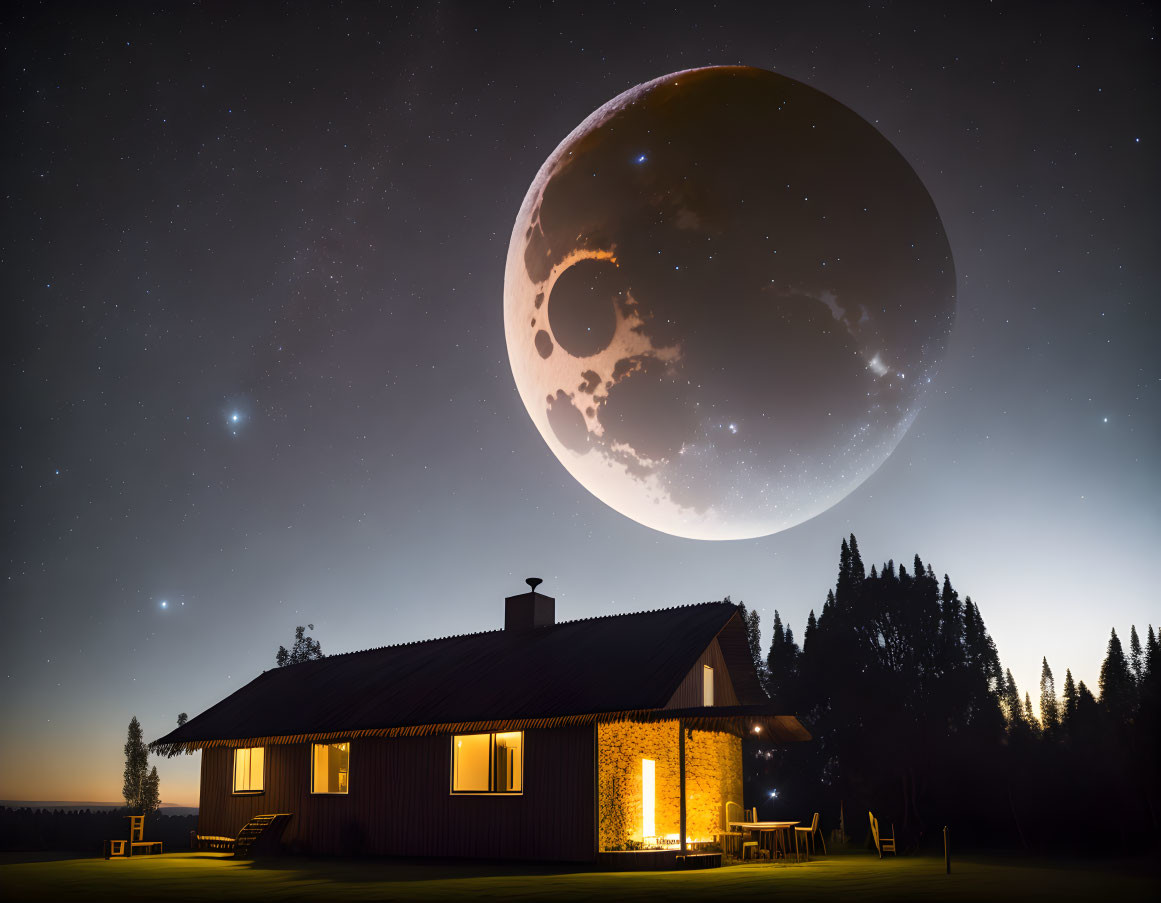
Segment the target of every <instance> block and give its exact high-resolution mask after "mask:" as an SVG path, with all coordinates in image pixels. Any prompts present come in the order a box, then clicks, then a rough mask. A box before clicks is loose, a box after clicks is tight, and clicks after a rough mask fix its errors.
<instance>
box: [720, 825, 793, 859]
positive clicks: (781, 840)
mask: <svg viewBox="0 0 1161 903" xmlns="http://www.w3.org/2000/svg"><path fill="white" fill-rule="evenodd" d="M798 824H800V822H796V821H732V822H729V826H730V827H731V828H745V829H746V830H747V831H758V832H761V831H773V832H774V838H775V843H776V845H777V846H780V847H782V855H783V857H784V858H785V856H786V854H787V853H788V852H789V850H788V847H789V842H788V840H787V837H786V832H787V831H788V830H789V829H791V828H793V827H794V826H795V825H798ZM759 842H761V840H760V838H759ZM775 855H776V851H775V850H771V851H770V858H771V859H773V858H774V856H775ZM794 858H795V859H797V858H798V835H797V834H795V835H794Z"/></svg>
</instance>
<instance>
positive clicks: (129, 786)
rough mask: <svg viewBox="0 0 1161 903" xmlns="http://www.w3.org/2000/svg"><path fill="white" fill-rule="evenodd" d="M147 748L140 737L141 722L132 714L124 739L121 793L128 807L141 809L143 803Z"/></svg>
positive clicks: (147, 763) (147, 756) (146, 776)
mask: <svg viewBox="0 0 1161 903" xmlns="http://www.w3.org/2000/svg"><path fill="white" fill-rule="evenodd" d="M148 768H149V750H148V749H146V748H145V741H144V740H142V739H141V723H140V722H139V721H138V720H137V716H136V715H134V716H133V717H132V718H130V719H129V732H128V736H127V737H126V739H125V773H124V782H123V784H122V787H121V793H122V794H123V795H124V797H125V805H126V806H128V807H129V808H130V809H141V808H142V807H143V806H144V804H145V790H146V781H147V780H148V778H149V774H148V771H147V769H148Z"/></svg>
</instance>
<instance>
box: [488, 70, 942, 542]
mask: <svg viewBox="0 0 1161 903" xmlns="http://www.w3.org/2000/svg"><path fill="white" fill-rule="evenodd" d="M954 316H955V269H954V263H953V260H952V255H951V249H950V247H949V245H948V241H947V236H946V235H945V233H944V229H943V224H942V222H941V221H940V218H939V213H938V212H937V210H936V208H935V204H934V203H933V202H932V200H931V197H930V196H929V195H928V193H927V190H926V189H925V188H924V186H923V184H922V182H921V181H920V179H919V177H918V176H917V175H916V174H915V172H914V170H913V169H912V168H911V166H910V165H909V164H908V163H907V161H906V160H904V159H903V157H902V156H901V155H900V154H899V152H898V151H897V150H895V148H894V147H893V146H892V145H891V144H890V142H888V141H887V139H886V138H884V137H883V136H882V135H881V134H879V132H878V131H876V130H875V128H874V127H873V126H871V125H870V124H869V123H868V122H866V121H865V120H864V119H862V118H861V117H860V116H858V115H857V114H856V113H854V112H853V111H851V110H850V109H848V108H847V107H845V106H843V105H842V104H840V103H838V102H837V101H835V100H833V99H832V98H830V97H828V96H827V95H825V94H822V93H821V92H819V91H816V90H814V89H813V88H810V87H808V86H806V85H804V84H802V83H800V82H797V81H794V80H793V79H790V78H787V77H785V76H781V75H777V74H775V73H773V72H767V71H765V70H762V69H754V68H749V67H742V66H721V67H710V68H704V69H692V70H688V71H684V72H675V73H673V74H671V75H666V76H664V77H662V78H658V79H655V80H654V81H651V82H647V83H645V84H642V85H638V86H637V87H635V88H632V89H631V90H629V91H626V92H625V93H623V94H621V95H619V96H618V97H615V98H614V99H613V100H610V101H609V102H608V103H606V104H605V105H604V106H602V107H601V108H600V109H598V110H596V111H595V112H594V113H593V114H592V115H590V116H589V117H588V118H587V119H586V120H585V121H584V122H582V123H581V124H580V125H579V126H577V128H576V129H575V130H573V132H572V133H571V134H570V135H569V136H568V137H567V138H565V140H564V141H563V142H561V144H560V146H559V147H557V148H556V150H555V151H553V153H552V155H551V156H549V158H548V159H547V160H546V161H545V163H544V165H543V166H541V168H540V171H539V172H538V173H537V175H536V178H535V179H534V180H533V182H532V185H531V187H530V188H529V189H528V193H527V195H526V196H525V198H524V203H523V204H522V205H521V207H520V212H519V214H518V216H517V217H516V223H515V226H514V227H513V230H512V239H511V243H510V245H509V248H508V261H507V266H506V270H505V278H504V327H505V334H506V337H507V343H508V356H509V360H510V362H511V365H512V374H513V376H514V377H515V380H516V385H517V387H518V389H519V392H520V397H521V399H522V400H523V401H524V405H525V407H526V408H527V409H528V413H529V415H530V416H531V417H532V420H533V422H534V423H535V424H536V426H537V428H538V429H539V430H540V433H541V435H542V436H543V437H544V441H545V442H547V443H548V446H549V448H551V449H552V451H553V453H554V454H555V455H556V456H557V458H558V459H559V460H560V462H561V463H562V464H563V465H564V466H565V468H566V469H567V470H568V472H569V473H571V474H572V475H573V476H574V477H575V478H576V479H577V480H578V481H579V482H580V483H581V485H583V486H584V487H585V488H587V489H588V490H589V491H590V492H592V493H593V494H594V495H595V496H596V497H597V498H599V499H600V500H601V501H603V502H605V503H606V504H607V505H609V506H611V507H612V508H614V509H616V510H617V511H619V512H621V513H622V514H624V515H626V516H627V517H630V518H632V519H633V520H635V521H637V522H639V523H641V524H644V525H645V526H648V527H652V528H653V529H656V530H660V531H663V532H665V533H669V534H673V535H675V536H684V537H691V538H696V539H742V538H749V537H755V536H765V535H768V534H771V533H775V532H778V531H780V530H785V529H787V528H789V527H792V526H794V525H796V524H799V523H802V522H803V521H805V520H807V519H809V518H811V517H814V516H815V515H817V514H820V513H821V512H823V511H825V510H826V509H828V508H830V507H831V506H832V505H835V504H837V503H838V502H839V501H841V500H842V499H843V498H844V497H845V496H846V495H847V494H849V493H850V492H851V491H852V490H853V489H855V488H856V487H857V486H858V485H859V484H860V483H862V482H863V481H864V480H866V479H867V477H869V476H870V475H871V474H872V473H873V472H874V471H875V470H876V469H877V468H878V467H879V466H880V465H881V464H882V463H883V462H884V461H885V460H886V459H887V457H888V456H889V455H890V454H891V452H892V451H893V450H894V449H895V447H896V445H898V443H899V441H900V439H902V437H903V435H904V433H905V432H906V431H907V429H908V427H909V426H910V425H911V423H912V421H913V420H914V419H915V416H916V415H917V413H918V412H919V409H920V404H921V400H922V398H923V395H924V391H925V390H926V389H927V388H928V386H929V384H930V382H931V380H932V378H933V376H934V374H935V371H936V367H937V365H938V363H939V359H940V357H941V355H942V354H943V351H944V348H945V347H946V345H947V341H948V336H949V333H950V330H951V326H952V322H953V320H954Z"/></svg>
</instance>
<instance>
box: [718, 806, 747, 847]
mask: <svg viewBox="0 0 1161 903" xmlns="http://www.w3.org/2000/svg"><path fill="white" fill-rule="evenodd" d="M722 812H723V814H722V829H721V830H720V831H718V832H717V839H718V843H720V844H721V845H722V852H723V853H729V854H730V855H731V856H739V857H740V856H741V853H742V847H741V843H742V832H741V831H735V830H734V828H733V827H731V825H730V822H732V821H733V822H738V821H742V807H741V806H740V805H739V804H737V803H734V802H727V803H726V805H725V806H724V807H723V809H722ZM735 851H736V852H735Z"/></svg>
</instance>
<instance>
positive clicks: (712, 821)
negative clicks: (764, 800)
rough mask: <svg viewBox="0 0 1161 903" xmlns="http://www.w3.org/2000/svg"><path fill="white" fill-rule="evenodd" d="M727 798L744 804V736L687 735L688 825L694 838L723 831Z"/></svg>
mask: <svg viewBox="0 0 1161 903" xmlns="http://www.w3.org/2000/svg"><path fill="white" fill-rule="evenodd" d="M727 801H732V802H735V803H737V804H738V805H739V806H741V805H742V739H741V738H740V737H735V736H734V735H733V734H720V733H707V732H705V731H694V732H693V733H692V734H686V736H685V828H686V832H687V833H688V834H689V836H690V837H693V838H695V839H700V838H705V839H707V840H708V839H710V838H712V837H713V835H714V832H716V831H720V830H721V821H722V815H723V811H724V809H725V805H726V802H727Z"/></svg>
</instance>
